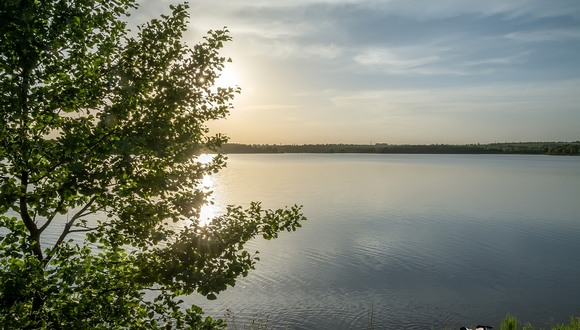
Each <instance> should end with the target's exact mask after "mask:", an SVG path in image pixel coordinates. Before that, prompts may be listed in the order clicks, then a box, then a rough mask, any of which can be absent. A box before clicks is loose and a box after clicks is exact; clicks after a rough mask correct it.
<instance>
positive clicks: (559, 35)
mask: <svg viewBox="0 0 580 330" xmlns="http://www.w3.org/2000/svg"><path fill="white" fill-rule="evenodd" d="M505 37H506V38H508V39H512V40H516V41H521V42H564V41H578V40H580V29H575V30H571V29H549V30H535V31H519V32H513V33H509V34H507V35H506V36H505Z"/></svg>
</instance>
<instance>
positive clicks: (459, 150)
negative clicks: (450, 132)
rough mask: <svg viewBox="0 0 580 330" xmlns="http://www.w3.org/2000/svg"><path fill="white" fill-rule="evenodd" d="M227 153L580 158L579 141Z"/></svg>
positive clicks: (253, 148) (245, 147) (238, 147)
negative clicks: (479, 155) (505, 155)
mask: <svg viewBox="0 0 580 330" xmlns="http://www.w3.org/2000/svg"><path fill="white" fill-rule="evenodd" d="M221 150H222V151H223V152H224V153H226V154H244V153H374V154H524V155H576V156H577V155H580V141H575V142H515V143H514V142H506V143H489V144H462V145H455V144H428V145H427V144H385V143H377V144H368V145H365V144H303V145H274V144H240V143H227V144H224V145H223V146H222V149H221Z"/></svg>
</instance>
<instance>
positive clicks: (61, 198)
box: [38, 194, 64, 234]
mask: <svg viewBox="0 0 580 330" xmlns="http://www.w3.org/2000/svg"><path fill="white" fill-rule="evenodd" d="M63 204H64V194H61V195H60V200H59V201H58V205H57V206H56V207H55V209H54V212H53V213H52V214H51V215H50V216H49V217H48V218H47V219H46V223H45V224H44V225H42V227H40V228H39V229H38V232H39V233H41V234H42V232H43V231H44V230H45V229H46V228H47V227H48V226H50V223H51V222H52V220H54V218H55V217H56V215H57V214H58V210H59V209H60V208H61V207H62V205H63Z"/></svg>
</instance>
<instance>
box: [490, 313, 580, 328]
mask: <svg viewBox="0 0 580 330" xmlns="http://www.w3.org/2000/svg"><path fill="white" fill-rule="evenodd" d="M499 328H500V330H504V329H505V330H518V329H522V330H533V329H546V328H545V327H537V326H534V325H533V324H531V323H526V324H525V325H523V326H521V327H520V326H518V319H517V318H516V317H515V316H512V315H506V317H505V318H504V319H503V321H502V323H501V324H500V327H499ZM549 329H552V330H580V318H578V317H570V318H569V319H568V323H558V324H557V325H556V326H553V327H550V328H549Z"/></svg>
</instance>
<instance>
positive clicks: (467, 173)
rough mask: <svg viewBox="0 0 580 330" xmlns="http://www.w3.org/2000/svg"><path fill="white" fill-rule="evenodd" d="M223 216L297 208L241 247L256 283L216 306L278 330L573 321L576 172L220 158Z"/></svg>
mask: <svg viewBox="0 0 580 330" xmlns="http://www.w3.org/2000/svg"><path fill="white" fill-rule="evenodd" d="M228 164H229V165H228V168H227V169H225V170H224V171H223V172H221V173H220V174H218V175H216V176H215V177H213V178H212V179H211V180H208V182H207V183H208V184H209V185H212V186H213V189H214V191H215V201H216V205H215V206H214V208H213V209H207V210H206V212H208V213H212V212H213V213H219V210H220V209H221V208H223V207H224V206H225V205H226V204H247V203H249V202H250V201H253V200H257V201H262V202H263V204H264V205H265V206H267V207H271V208H277V207H281V206H284V205H287V204H293V203H297V204H303V205H304V213H305V214H306V215H307V216H308V218H309V220H308V221H307V222H306V223H305V224H304V227H303V228H302V229H301V230H299V231H298V232H296V233H291V234H288V233H286V234H284V235H282V236H281V237H280V238H279V239H277V240H274V241H270V242H264V241H262V240H258V241H256V242H253V243H252V245H251V248H252V249H257V250H259V251H260V255H261V259H262V260H261V261H260V262H259V263H258V265H257V269H256V270H255V271H254V272H253V273H251V274H250V275H249V276H248V277H247V278H245V279H242V280H240V281H239V282H238V284H237V285H236V287H234V288H230V289H228V290H227V291H225V292H224V293H222V294H220V295H219V297H218V300H216V301H206V300H203V299H199V298H197V297H193V298H190V300H191V301H193V302H195V303H198V304H199V305H201V306H202V307H203V308H204V309H205V310H206V312H207V313H208V314H210V315H214V316H218V317H223V314H224V312H225V311H226V309H229V310H231V311H232V313H233V314H234V315H235V318H236V320H240V321H247V320H248V318H251V317H253V316H257V319H265V318H266V317H269V321H268V325H269V326H275V327H276V328H282V329H286V328H288V329H356V328H362V329H364V328H366V327H367V325H368V324H369V322H368V318H369V314H370V313H371V311H372V314H373V318H374V321H375V324H376V328H378V329H403V328H405V329H430V328H431V327H434V328H435V329H439V328H443V327H446V326H448V327H451V328H459V327H460V326H462V325H475V324H478V323H491V324H492V325H495V326H497V325H498V322H499V321H500V320H501V319H502V318H503V317H504V316H505V314H506V313H512V314H514V315H516V316H518V317H519V318H521V319H522V320H528V321H533V322H534V323H535V324H537V325H544V324H545V323H546V322H548V323H552V322H562V321H565V320H566V319H567V318H568V316H570V315H572V314H574V315H577V316H580V257H578V254H579V253H580V158H579V157H549V156H506V155H502V156H492V155H363V154H353V155H350V154H334V155H317V154H281V155H230V156H229V162H228Z"/></svg>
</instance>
